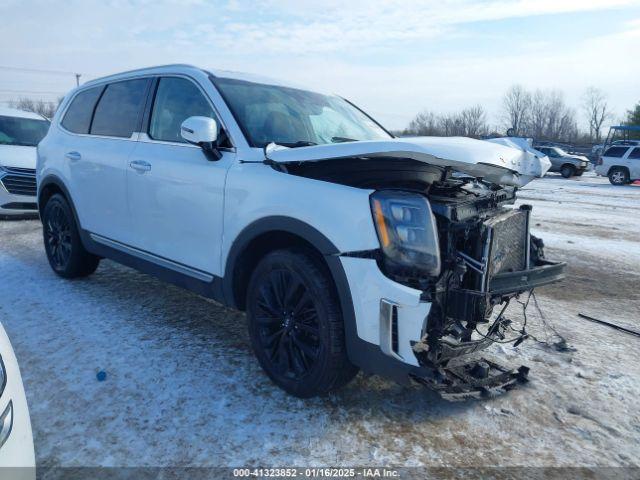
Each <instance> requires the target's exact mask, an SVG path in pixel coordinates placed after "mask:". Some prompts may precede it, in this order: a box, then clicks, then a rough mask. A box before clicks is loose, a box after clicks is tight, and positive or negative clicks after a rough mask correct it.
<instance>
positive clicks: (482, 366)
mask: <svg viewBox="0 0 640 480" xmlns="http://www.w3.org/2000/svg"><path fill="white" fill-rule="evenodd" d="M528 374H529V368H528V367H525V366H524V365H523V366H521V367H519V368H518V369H517V370H516V369H510V368H508V367H505V366H503V365H500V364H499V363H495V362H492V361H491V360H487V359H485V358H481V359H480V360H476V361H473V362H469V363H465V364H463V365H458V366H449V367H444V368H440V369H438V370H437V371H435V373H434V375H433V376H431V377H421V376H418V375H412V376H411V378H413V379H414V380H415V381H416V382H418V383H420V384H421V385H424V386H425V387H427V388H429V389H431V390H434V391H436V392H437V393H438V394H439V395H440V396H441V397H442V398H444V399H445V400H449V401H462V400H467V399H473V398H476V399H478V398H488V397H494V396H497V395H500V394H502V393H505V392H507V391H508V390H511V389H512V388H514V387H515V386H516V385H517V384H518V383H526V382H527V381H528Z"/></svg>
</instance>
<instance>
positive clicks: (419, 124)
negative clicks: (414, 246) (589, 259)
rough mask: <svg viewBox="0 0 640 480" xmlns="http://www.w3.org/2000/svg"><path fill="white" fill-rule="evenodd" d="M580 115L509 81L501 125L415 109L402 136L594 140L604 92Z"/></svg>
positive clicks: (606, 109) (603, 118) (471, 114)
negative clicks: (582, 123) (585, 127)
mask: <svg viewBox="0 0 640 480" xmlns="http://www.w3.org/2000/svg"><path fill="white" fill-rule="evenodd" d="M61 101H62V98H59V99H58V100H57V101H43V100H35V99H32V98H28V97H22V98H19V99H15V100H10V101H9V106H10V107H12V108H18V109H20V110H26V111H29V112H35V113H39V114H40V115H43V116H45V117H46V118H52V117H53V115H54V114H55V111H56V109H57V108H58V105H59V104H60V102H61ZM580 114H581V115H583V118H584V120H585V121H586V125H588V126H589V131H588V132H581V131H580V130H579V128H578V121H577V118H578V116H577V115H578V113H577V112H576V110H575V109H573V108H571V107H569V106H568V105H567V104H566V103H565V101H564V96H563V94H562V92H561V91H559V90H535V91H533V92H531V91H528V90H526V89H525V88H524V87H522V86H521V85H513V86H512V87H510V88H509V90H507V92H506V93H505V94H504V96H503V98H502V105H501V110H500V125H499V126H490V124H489V122H488V120H487V114H486V111H485V109H484V107H482V105H474V106H471V107H467V108H464V109H462V110H460V111H459V112H454V113H447V114H436V113H434V112H432V111H429V110H425V111H423V112H421V113H418V114H417V115H416V116H415V117H414V118H413V120H411V122H410V123H409V125H408V126H407V128H405V129H404V130H402V131H401V132H397V133H399V134H400V135H405V136H406V135H419V136H435V137H451V136H462V137H472V138H481V137H486V136H498V135H501V134H506V133H507V132H508V134H509V135H515V136H524V137H533V138H534V139H536V140H548V141H556V142H567V143H579V142H584V143H589V142H595V143H598V142H600V141H601V140H602V133H603V127H605V126H606V125H605V124H606V122H607V121H611V120H613V111H612V110H611V108H610V106H609V103H608V101H607V97H606V95H605V94H604V92H602V91H601V90H600V89H598V88H595V87H589V88H587V89H586V90H585V92H584V94H583V96H582V104H581V108H580ZM622 123H624V124H627V125H640V102H638V103H637V104H636V105H635V106H634V107H633V108H632V109H631V110H628V111H627V116H626V119H625V120H624V121H623V122H622Z"/></svg>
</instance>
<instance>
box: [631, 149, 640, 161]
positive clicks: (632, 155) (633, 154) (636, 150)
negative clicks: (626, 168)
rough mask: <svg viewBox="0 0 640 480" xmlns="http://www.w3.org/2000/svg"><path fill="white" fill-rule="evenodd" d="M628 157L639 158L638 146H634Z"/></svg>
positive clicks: (639, 150)
mask: <svg viewBox="0 0 640 480" xmlns="http://www.w3.org/2000/svg"><path fill="white" fill-rule="evenodd" d="M629 158H634V159H639V158H640V147H636V148H634V149H633V150H632V151H631V153H630V154H629Z"/></svg>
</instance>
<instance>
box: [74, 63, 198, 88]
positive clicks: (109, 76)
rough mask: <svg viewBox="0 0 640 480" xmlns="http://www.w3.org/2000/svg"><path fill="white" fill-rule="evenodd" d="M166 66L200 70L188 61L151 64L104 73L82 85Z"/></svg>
mask: <svg viewBox="0 0 640 480" xmlns="http://www.w3.org/2000/svg"><path fill="white" fill-rule="evenodd" d="M167 67H187V68H195V69H197V70H202V69H201V68H199V67H196V66H195V65H189V64H188V63H169V64H167V65H153V66H151V67H143V68H135V69H133V70H126V71H124V72H118V73H112V74H111V75H105V76H104V77H99V78H94V79H92V80H88V81H86V82H84V83H83V84H82V85H91V84H94V83H98V82H103V81H105V80H109V79H110V78H113V77H119V76H120V75H127V74H130V73H137V72H144V71H145V70H154V69H156V68H167ZM203 71H204V70H203Z"/></svg>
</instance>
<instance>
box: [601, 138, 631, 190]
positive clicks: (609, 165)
mask: <svg viewBox="0 0 640 480" xmlns="http://www.w3.org/2000/svg"><path fill="white" fill-rule="evenodd" d="M596 174H598V175H600V176H603V177H609V181H610V182H611V183H612V184H613V185H626V184H627V183H629V182H631V181H633V180H638V179H640V146H629V145H616V146H612V147H609V148H608V149H607V151H606V152H604V154H603V155H602V156H601V157H600V159H599V160H598V164H597V166H596Z"/></svg>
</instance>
